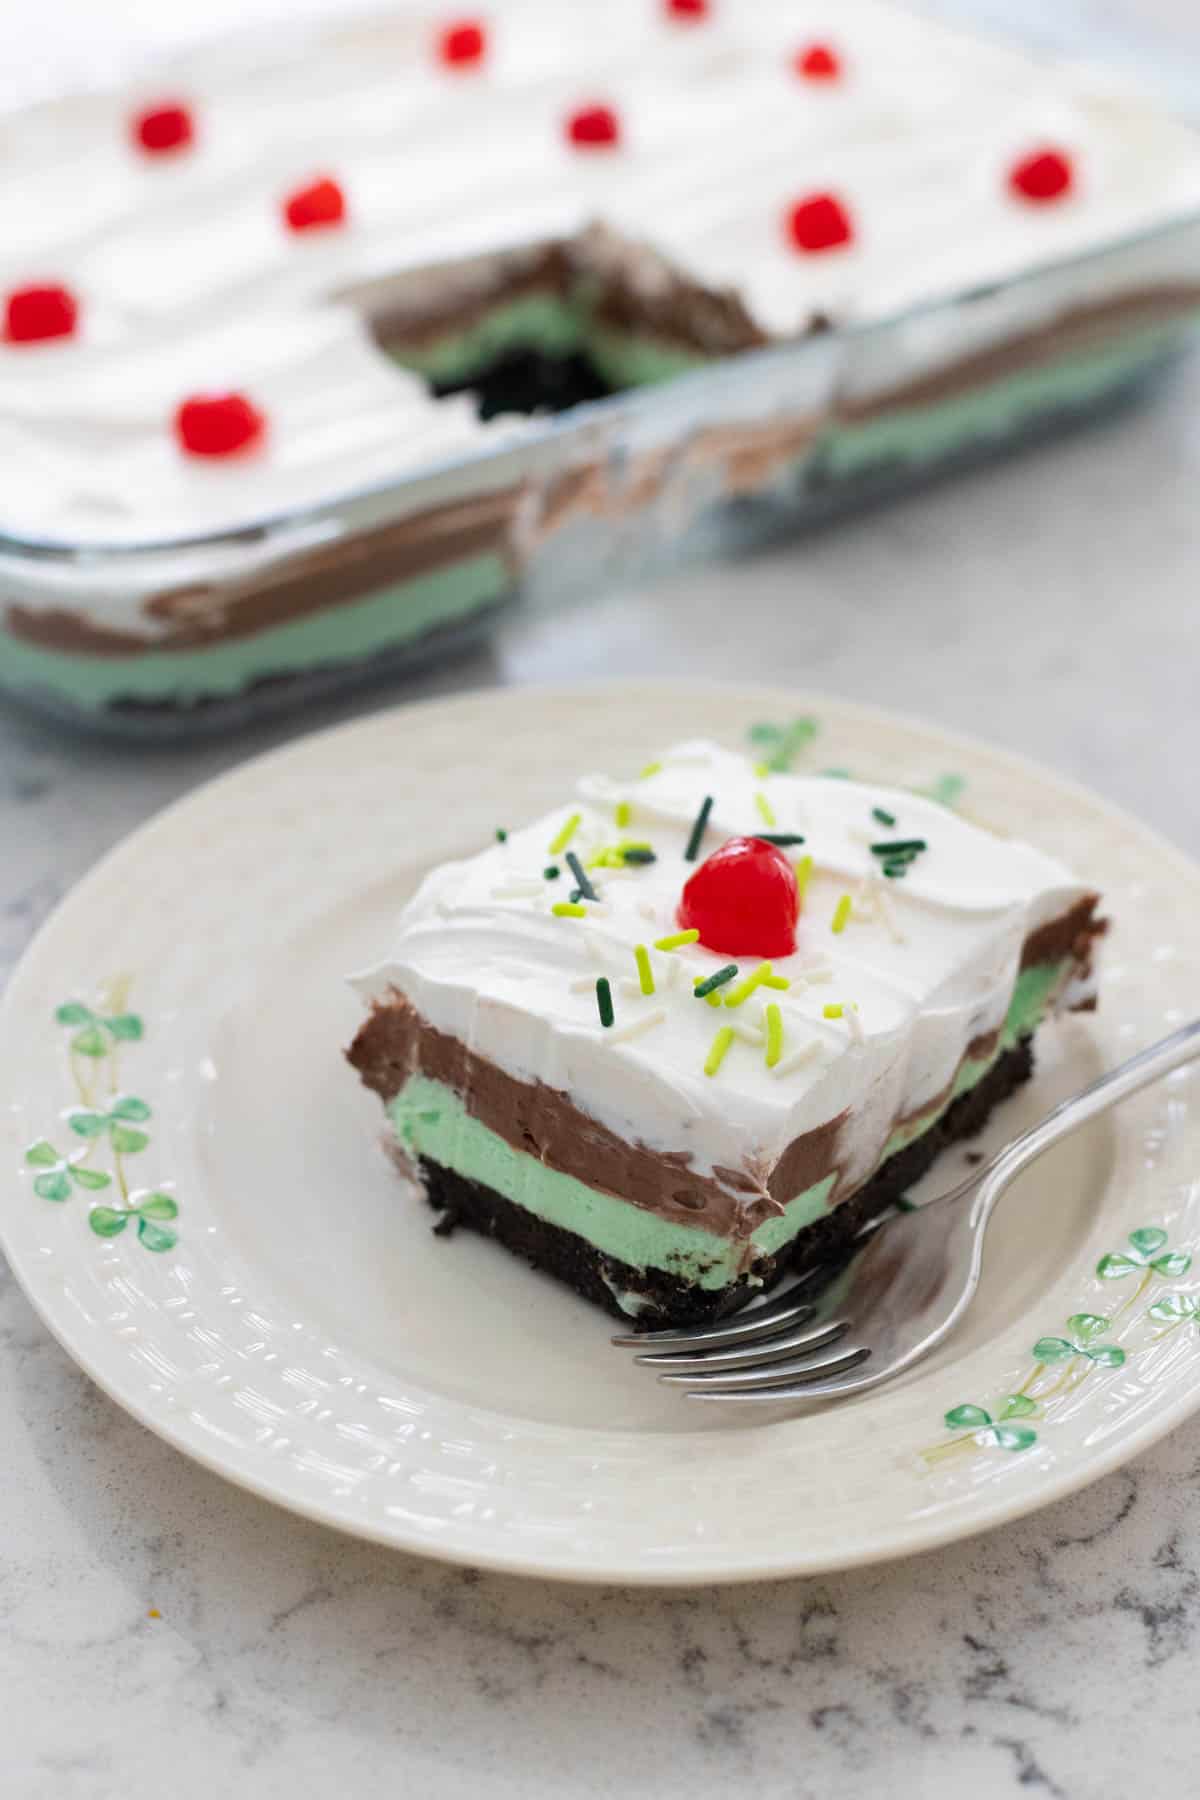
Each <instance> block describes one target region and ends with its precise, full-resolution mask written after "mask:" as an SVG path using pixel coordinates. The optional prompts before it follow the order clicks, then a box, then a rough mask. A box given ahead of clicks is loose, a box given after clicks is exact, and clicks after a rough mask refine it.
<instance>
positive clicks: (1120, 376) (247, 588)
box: [0, 212, 1200, 737]
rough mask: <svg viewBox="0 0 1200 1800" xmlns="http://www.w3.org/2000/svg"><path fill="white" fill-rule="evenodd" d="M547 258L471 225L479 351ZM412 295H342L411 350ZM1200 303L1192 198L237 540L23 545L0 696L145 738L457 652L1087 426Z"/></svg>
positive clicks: (495, 343)
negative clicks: (399, 320) (407, 336)
mask: <svg viewBox="0 0 1200 1800" xmlns="http://www.w3.org/2000/svg"><path fill="white" fill-rule="evenodd" d="M546 243H547V244H548V245H550V247H551V250H552V249H553V238H548V239H547V240H546ZM544 249H545V246H539V245H536V244H535V245H530V244H528V243H522V245H520V246H516V247H509V248H508V249H505V248H504V247H503V246H502V245H501V246H496V245H492V246H489V247H488V248H487V250H486V251H484V252H481V251H480V250H479V248H478V246H475V247H473V249H472V251H471V254H470V255H468V254H466V251H465V247H463V246H457V245H455V244H454V241H453V235H452V234H447V239H446V245H445V250H444V259H443V267H442V270H441V273H442V274H445V273H446V272H448V271H450V272H453V271H456V270H457V271H460V272H461V273H462V275H463V278H464V280H465V281H466V282H467V283H468V285H471V284H473V283H476V284H477V280H478V275H479V270H480V268H481V267H482V268H484V269H486V270H488V271H490V272H491V273H492V275H494V274H495V271H496V270H497V269H498V268H499V269H500V270H501V272H502V278H503V279H502V284H501V287H500V288H498V290H497V297H496V299H495V303H494V304H492V303H491V302H489V304H488V305H487V306H485V307H484V309H483V313H482V337H481V339H480V342H482V343H483V344H484V346H485V347H486V346H487V345H488V343H489V342H490V343H491V345H492V348H493V349H498V351H499V352H500V360H501V362H502V361H503V356H504V355H505V354H507V353H508V352H509V351H511V349H512V348H513V343H512V340H511V338H509V339H506V338H505V336H504V332H505V329H506V321H508V322H510V323H511V320H512V318H513V317H514V316H515V317H516V318H517V319H518V331H520V330H522V329H526V328H527V327H526V326H524V325H522V324H521V323H520V320H521V319H522V318H526V319H527V318H528V309H527V310H526V313H525V314H522V313H521V312H520V308H519V307H518V309H517V311H516V314H515V315H514V312H513V308H512V299H513V295H514V293H516V294H517V295H518V298H519V297H520V293H521V289H520V281H517V283H516V286H515V287H514V285H513V277H514V274H515V275H517V276H521V275H522V272H523V270H524V269H525V268H526V266H527V265H531V264H532V265H536V264H537V260H538V257H539V255H542V254H543V252H544ZM409 273H411V272H409ZM505 282H506V283H507V287H505V286H504V285H503V284H504V283H505ZM395 291H399V292H401V293H406V292H408V291H410V284H408V283H407V281H406V277H405V275H404V272H401V274H400V276H399V277H398V276H397V275H396V273H395V272H394V271H392V270H390V269H388V268H387V267H386V266H384V267H382V268H381V269H380V270H379V272H378V276H377V278H376V279H375V280H374V281H371V282H366V283H361V282H360V283H359V284H357V285H356V286H355V287H353V288H351V289H350V290H349V297H348V299H347V300H346V301H345V302H344V304H347V305H353V306H357V307H359V308H361V310H362V313H363V316H364V317H365V318H366V319H367V320H368V321H369V322H370V324H371V326H372V329H373V330H374V331H375V333H376V335H377V336H379V337H381V338H383V339H385V340H386V337H387V332H388V329H390V328H389V327H388V326H387V325H386V322H385V314H386V313H387V310H388V308H387V304H386V303H387V301H388V297H389V295H394V292H395ZM1198 313H1200V216H1197V215H1195V214H1194V213H1191V212H1186V213H1184V214H1182V215H1181V216H1180V217H1178V218H1177V219H1173V220H1171V221H1169V222H1168V223H1166V224H1160V225H1158V226H1155V227H1153V228H1151V229H1146V230H1138V231H1129V232H1124V233H1122V234H1120V235H1119V236H1118V237H1115V238H1113V239H1112V240H1111V241H1105V242H1102V243H1100V244H1098V245H1097V246H1095V247H1092V248H1088V249H1086V250H1083V251H1080V252H1077V253H1076V254H1073V255H1071V256H1069V257H1062V258H1059V259H1058V260H1055V261H1052V262H1048V263H1045V264H1043V265H1042V266H1040V267H1038V268H1035V269H1032V270H1029V271H1027V272H1025V273H1022V274H1021V275H1019V276H1017V277H1015V278H1013V279H1010V280H1002V281H996V282H992V283H989V284H984V285H980V286H976V287H974V288H972V289H971V290H970V291H966V292H959V293H956V294H954V295H953V296H951V297H949V298H945V299H941V300H939V301H936V302H933V303H929V304H924V305H917V306H905V307H898V308H897V309H896V311H895V313H894V314H893V315H891V316H887V317H884V318H881V319H879V320H876V321H875V322H873V323H870V324H868V325H864V326H859V327H842V328H840V329H819V330H816V331H814V332H813V333H812V334H811V335H809V336H807V337H805V338H803V339H801V340H799V341H794V342H790V343H787V344H778V345H774V346H769V347H765V348H760V349H749V350H741V351H738V352H736V353H734V354H730V355H727V356H725V357H723V358H721V359H719V360H716V361H712V362H708V363H706V364H705V365H704V366H697V367H693V368H691V369H690V371H685V372H680V373H677V374H673V375H672V376H671V377H670V378H669V379H660V380H657V381H656V382H655V383H654V384H653V385H648V386H643V387H634V388H630V389H627V390H625V391H621V392H617V393H614V394H612V395H611V396H610V397H608V398H604V399H599V400H596V401H588V402H583V403H580V404H577V405H574V406H573V407H571V408H570V409H569V410H567V411H565V412H563V413H560V414H559V415H557V416H555V417H536V418H531V419H528V420H525V421H523V422H517V423H515V424H514V425H513V426H512V427H511V428H504V429H501V430H500V431H498V432H497V434H496V437H495V441H494V442H491V441H489V442H485V443H482V444H481V443H478V442H473V443H471V444H470V445H467V446H464V447H461V448H456V447H451V448H450V449H447V448H446V447H443V449H442V451H441V453H440V454H439V453H434V454H431V455H430V456H429V458H428V460H427V461H425V460H424V459H423V457H422V455H421V454H420V452H419V450H418V451H417V452H416V453H414V455H413V456H412V457H411V458H410V461H409V467H408V468H407V470H406V471H405V473H404V474H403V475H402V476H401V477H399V478H396V479H391V480H387V479H383V480H380V479H376V480H372V481H365V482H362V483H359V484H358V485H357V486H355V487H354V488H353V489H352V490H351V491H347V492H344V493H340V494H338V495H337V496H336V497H331V498H329V499H325V498H323V497H322V498H319V499H318V500H316V501H315V502H308V503H306V504H304V505H302V506H299V507H292V508H291V509H290V510H288V509H279V508H277V509H276V510H275V511H274V513H273V514H264V515H263V516H254V514H253V513H252V512H251V513H249V514H247V515H246V516H245V517H243V518H241V519H240V520H239V523H238V527H237V529H236V530H233V531H224V532H221V531H212V530H200V531H196V532H190V533H189V532H186V531H185V532H180V533H178V534H176V535H174V536H171V535H169V534H167V533H165V532H160V533H159V534H158V535H157V539H156V541H153V542H151V541H140V542H139V541H129V542H119V541H103V542H97V541H94V540H93V541H84V540H83V539H82V538H81V539H80V540H79V541H75V542H72V541H70V540H63V539H59V540H58V541H51V540H50V538H49V536H48V535H44V536H43V537H42V539H41V540H40V541H39V540H38V538H37V536H36V534H35V533H33V532H30V533H29V534H28V535H25V534H21V535H16V534H14V535H10V536H9V537H8V538H7V539H3V540H0V605H2V607H3V617H2V623H3V630H2V631H0V691H3V692H4V693H6V694H9V695H11V696H12V697H13V698H16V699H18V700H21V701H24V702H26V703H29V704H33V705H36V706H39V707H41V708H42V709H43V710H47V711H49V712H51V713H52V714H53V715H54V716H56V717H59V718H63V719H66V720H70V721H72V722H79V723H83V724H85V725H87V726H89V727H91V728H93V729H100V730H104V731H109V732H117V733H120V734H124V735H142V736H148V737H160V736H170V735H174V734H176V733H179V732H185V731H188V730H194V729H196V728H203V727H209V726H213V727H219V728H220V729H227V728H228V726H229V724H230V722H231V721H237V720H240V719H246V718H253V717H255V716H258V715H259V714H261V713H263V712H265V711H268V710H275V709H278V708H280V707H282V706H288V705H293V704H297V703H301V704H302V703H303V702H304V701H305V700H306V699H307V698H308V697H310V696H311V695H312V694H313V693H315V692H321V691H325V690H327V689H328V688H330V687H331V686H333V687H336V686H340V685H342V684H344V683H347V682H352V681H356V680H362V679H364V678H366V677H368V676H378V675H381V674H383V673H385V672H390V671H393V670H396V669H405V668H415V667H418V666H420V665H421V664H423V663H427V662H428V661H430V660H431V659H434V658H436V657H439V656H442V655H446V654H449V653H451V652H452V651H453V650H454V649H455V648H456V647H458V646H460V645H461V644H463V643H464V642H467V641H471V640H472V639H473V638H475V637H477V636H478V635H479V634H481V633H483V632H485V631H486V630H488V629H489V628H490V625H491V623H492V621H493V620H494V619H495V618H496V617H497V616H498V615H499V613H500V611H501V609H502V608H503V607H505V606H507V605H510V604H512V603H513V601H514V600H517V599H519V598H520V597H521V596H522V595H526V594H528V593H530V592H533V593H536V594H537V595H538V596H539V598H543V599H545V598H549V599H550V600H555V599H557V598H560V597H562V596H563V595H564V594H566V593H567V592H568V591H571V590H578V589H579V588H580V587H585V588H586V587H588V586H594V585H596V584H598V583H602V582H603V581H605V580H608V579H619V578H628V576H629V575H630V574H631V573H633V572H638V573H641V572H643V571H648V570H652V569H653V568H654V567H655V566H657V565H660V564H662V563H664V562H668V561H673V560H676V559H677V558H678V557H680V556H683V555H687V554H693V553H695V552H696V551H697V550H703V551H709V550H713V549H721V548H725V547H728V546H730V545H733V544H736V543H739V542H742V541H745V539H746V538H747V537H748V536H757V535H760V534H762V533H763V532H765V531H768V530H771V531H773V530H777V529H778V528H779V527H780V526H781V525H784V526H787V527H790V526H793V525H797V524H803V523H804V522H805V521H806V520H807V519H811V518H815V517H824V516H826V515H827V514H828V513H829V511H830V510H831V509H836V508H840V507H845V506H849V505H853V504H856V503H861V502H863V501H865V500H867V499H870V498H871V497H873V496H874V495H876V494H879V493H880V492H885V491H893V490H894V488H895V487H896V486H897V485H900V484H909V483H912V482H913V481H921V480H925V479H928V478H929V477H930V476H931V475H933V474H935V473H936V472H937V471H938V470H940V469H942V468H945V467H947V466H957V465H959V464H960V463H961V462H962V461H963V460H964V459H965V458H975V457H978V456H981V455H985V454H991V453H994V452H995V451H996V450H998V449H1002V448H1010V447H1012V446H1014V445H1017V444H1019V443H1021V442H1022V441H1024V440H1025V439H1026V438H1029V437H1033V436H1040V435H1043V434H1044V433H1045V432H1046V431H1047V430H1050V429H1055V428H1057V427H1059V426H1061V425H1062V424H1064V423H1068V422H1072V421H1075V420H1078V419H1080V418H1085V417H1087V416H1089V415H1090V414H1091V413H1093V412H1094V411H1096V410H1098V409H1101V408H1105V407H1108V406H1110V405H1112V404H1113V403H1114V402H1115V401H1117V400H1119V399H1120V398H1122V397H1124V396H1126V395H1128V394H1130V393H1132V392H1135V391H1137V390H1138V389H1140V388H1141V387H1142V386H1143V385H1144V384H1145V383H1146V382H1147V380H1148V379H1149V378H1150V377H1151V376H1153V375H1155V374H1156V373H1157V372H1159V371H1160V370H1161V369H1162V368H1164V367H1165V366H1166V365H1167V364H1168V363H1169V362H1170V360H1171V358H1172V357H1173V356H1174V355H1175V354H1176V353H1177V352H1178V350H1179V348H1180V347H1181V345H1182V344H1183V343H1184V342H1185V341H1186V338H1187V336H1188V333H1189V331H1190V329H1191V327H1192V325H1193V322H1194V320H1195V318H1196V316H1197V314H1198ZM540 316H541V318H542V324H543V327H544V326H545V313H544V309H543V312H542V314H541V315H540ZM489 333H490V334H491V336H490V338H489ZM556 347H557V348H559V349H563V348H565V349H566V350H567V351H568V352H571V351H572V350H573V345H572V344H567V345H565V346H564V345H562V344H558V345H557V346H556ZM629 347H630V346H629V344H628V343H627V344H626V345H624V346H623V349H624V350H625V351H626V352H627V351H628V350H629ZM635 347H636V346H635ZM518 348H519V343H518ZM683 360H685V359H681V363H682V361H683ZM693 360H694V359H693ZM428 373H429V375H430V378H431V379H433V380H435V381H436V380H441V381H445V380H446V378H447V374H448V373H450V374H452V373H453V372H452V371H449V372H448V371H447V370H446V369H445V368H444V367H443V368H441V369H439V368H438V367H435V366H432V365H431V367H430V369H429V370H428ZM655 373H656V374H658V375H662V374H663V373H664V371H663V370H662V369H661V368H660V369H658V370H656V371H655ZM447 384H448V385H453V383H452V382H448V383H447Z"/></svg>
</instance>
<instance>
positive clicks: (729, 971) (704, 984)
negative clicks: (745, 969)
mask: <svg viewBox="0 0 1200 1800" xmlns="http://www.w3.org/2000/svg"><path fill="white" fill-rule="evenodd" d="M737 972H738V966H737V964H736V963H726V964H725V967H724V968H723V969H718V970H717V972H716V974H715V975H710V976H709V977H708V978H707V980H705V981H698V982H697V983H696V985H695V987H694V989H693V990H692V991H693V993H694V994H695V996H696V998H697V1000H705V999H707V998H708V996H709V994H712V993H715V992H716V990H717V988H719V987H724V986H725V983H726V982H727V981H732V980H733V978H734V976H735V975H736V974H737Z"/></svg>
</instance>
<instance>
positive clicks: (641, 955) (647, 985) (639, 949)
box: [633, 944, 654, 994]
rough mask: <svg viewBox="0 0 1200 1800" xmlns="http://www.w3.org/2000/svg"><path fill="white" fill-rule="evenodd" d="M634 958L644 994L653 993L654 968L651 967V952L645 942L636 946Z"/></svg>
mask: <svg viewBox="0 0 1200 1800" xmlns="http://www.w3.org/2000/svg"><path fill="white" fill-rule="evenodd" d="M633 960H634V961H635V962H636V964H637V972H638V981H639V982H640V983H641V987H642V992H643V994H652V993H653V992H654V970H653V969H652V968H651V967H650V952H649V951H648V950H647V948H646V946H645V944H638V945H636V946H635V947H634V952H633Z"/></svg>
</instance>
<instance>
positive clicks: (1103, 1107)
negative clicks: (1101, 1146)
mask: <svg viewBox="0 0 1200 1800" xmlns="http://www.w3.org/2000/svg"><path fill="white" fill-rule="evenodd" d="M1197 1057H1200V1019H1193V1020H1192V1022H1191V1024H1190V1025H1181V1026H1180V1028H1179V1030H1178V1031H1173V1032H1172V1033H1171V1035H1170V1037H1165V1038H1161V1039H1160V1040H1159V1042H1158V1043H1157V1044H1151V1045H1150V1046H1149V1047H1148V1048H1147V1049H1145V1050H1139V1051H1138V1053H1137V1055H1136V1056H1131V1057H1130V1058H1129V1061H1128V1062H1123V1063H1122V1064H1121V1065H1120V1067H1119V1068H1116V1069H1112V1070H1110V1071H1109V1073H1108V1074H1107V1075H1101V1076H1100V1078H1099V1079H1098V1080H1097V1081H1093V1082H1091V1083H1090V1085H1089V1086H1088V1087H1085V1088H1084V1089H1082V1091H1081V1092H1080V1093H1078V1094H1073V1095H1072V1096H1071V1098H1070V1099H1069V1100H1063V1101H1060V1103H1059V1104H1058V1105H1057V1106H1056V1107H1055V1108H1054V1110H1053V1112H1050V1113H1047V1114H1046V1117H1045V1118H1044V1119H1043V1120H1042V1121H1041V1123H1040V1124H1037V1125H1034V1126H1032V1127H1031V1129H1030V1130H1029V1131H1026V1132H1024V1133H1022V1135H1021V1136H1020V1137H1018V1138H1014V1139H1013V1141H1012V1143H1011V1144H1007V1145H1006V1146H1005V1147H1004V1149H1003V1150H1001V1151H1000V1152H999V1154H998V1155H997V1156H996V1157H995V1158H994V1159H993V1160H992V1162H991V1163H989V1165H988V1167H987V1168H986V1169H985V1170H983V1171H982V1172H981V1173H979V1174H976V1175H975V1176H974V1177H973V1178H972V1179H971V1181H970V1182H969V1183H964V1184H963V1188H966V1187H967V1186H971V1187H975V1186H976V1185H978V1189H979V1193H978V1199H977V1200H976V1203H975V1206H974V1207H973V1208H972V1211H973V1212H977V1211H980V1210H989V1209H990V1204H991V1202H992V1200H994V1199H995V1198H997V1197H998V1195H999V1193H1000V1192H1002V1191H1003V1190H1004V1189H1005V1188H1006V1187H1007V1186H1008V1184H1009V1182H1010V1181H1011V1180H1013V1178H1014V1177H1015V1176H1016V1175H1018V1174H1019V1173H1020V1171H1021V1170H1022V1169H1024V1168H1026V1167H1027V1166H1028V1164H1030V1163H1031V1162H1033V1161H1034V1160H1035V1158H1037V1157H1039V1156H1041V1155H1042V1153H1043V1152H1044V1151H1046V1150H1049V1149H1050V1148H1051V1146H1052V1145H1054V1144H1057V1143H1059V1142H1060V1141H1061V1139H1063V1138H1065V1137H1069V1136H1070V1134H1071V1132H1073V1131H1077V1130H1078V1129H1079V1127H1080V1126H1081V1125H1086V1124H1087V1123H1088V1121H1089V1119H1095V1118H1097V1117H1098V1116H1099V1115H1100V1114H1101V1113H1104V1112H1107V1111H1108V1109H1109V1107H1111V1106H1116V1104H1117V1102H1118V1101H1119V1100H1124V1099H1126V1098H1127V1097H1128V1096H1129V1095H1130V1094H1136V1093H1138V1092H1139V1091H1140V1090H1141V1089H1142V1088H1144V1087H1149V1086H1150V1084H1151V1083H1152V1082H1155V1081H1161V1079H1162V1077H1163V1076H1164V1075H1169V1074H1170V1073H1171V1071H1172V1069H1179V1068H1182V1067H1183V1065H1184V1064H1185V1063H1189V1062H1194V1061H1195V1059H1196V1058H1197ZM959 1191H960V1192H961V1191H962V1189H960V1190H959ZM946 1198H950V1196H949V1195H947V1196H946Z"/></svg>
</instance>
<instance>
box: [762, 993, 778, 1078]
mask: <svg viewBox="0 0 1200 1800" xmlns="http://www.w3.org/2000/svg"><path fill="white" fill-rule="evenodd" d="M763 1017H764V1019H765V1020H766V1025H767V1067H768V1069H773V1068H774V1067H775V1064H776V1063H777V1062H778V1061H779V1058H780V1057H781V1056H782V1055H783V1014H782V1013H781V1012H780V1010H779V1008H778V1006H776V1004H775V1002H774V1000H772V1001H771V1002H770V1004H769V1005H768V1006H766V1007H765V1008H764V1011H763Z"/></svg>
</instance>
